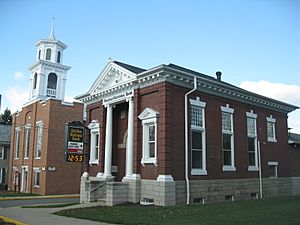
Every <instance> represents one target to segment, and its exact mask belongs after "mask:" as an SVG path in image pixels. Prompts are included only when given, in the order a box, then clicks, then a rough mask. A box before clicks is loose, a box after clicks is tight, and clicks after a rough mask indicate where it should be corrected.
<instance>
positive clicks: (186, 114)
mask: <svg viewBox="0 0 300 225" xmlns="http://www.w3.org/2000/svg"><path fill="white" fill-rule="evenodd" d="M196 89H197V77H196V76H194V88H193V89H192V90H190V91H188V92H187V93H185V95H184V125H185V127H184V135H185V181H186V204H187V205H189V204H190V180H189V165H188V162H189V160H188V156H189V141H188V140H189V135H188V134H189V130H188V125H189V124H188V95H189V94H191V93H192V92H194V91H195V90H196Z"/></svg>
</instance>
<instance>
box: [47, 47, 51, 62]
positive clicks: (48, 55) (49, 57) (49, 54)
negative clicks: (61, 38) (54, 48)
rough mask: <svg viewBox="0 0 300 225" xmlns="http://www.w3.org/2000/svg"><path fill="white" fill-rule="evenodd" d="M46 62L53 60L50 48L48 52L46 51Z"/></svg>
mask: <svg viewBox="0 0 300 225" xmlns="http://www.w3.org/2000/svg"><path fill="white" fill-rule="evenodd" d="M46 60H51V49H50V48H47V51H46Z"/></svg>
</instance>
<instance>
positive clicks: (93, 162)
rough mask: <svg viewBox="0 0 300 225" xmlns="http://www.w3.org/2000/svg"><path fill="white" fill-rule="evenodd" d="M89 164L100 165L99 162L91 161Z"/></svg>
mask: <svg viewBox="0 0 300 225" xmlns="http://www.w3.org/2000/svg"><path fill="white" fill-rule="evenodd" d="M89 164H90V165H99V162H98V160H90V161H89Z"/></svg>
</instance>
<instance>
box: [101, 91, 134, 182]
mask: <svg viewBox="0 0 300 225" xmlns="http://www.w3.org/2000/svg"><path fill="white" fill-rule="evenodd" d="M133 95H134V91H133V90H130V91H126V92H124V93H121V94H118V95H115V96H110V97H108V98H106V99H104V100H103V103H104V104H103V105H104V107H105V108H106V126H105V127H106V130H105V148H104V151H105V157H104V173H103V175H102V176H103V177H104V178H105V179H110V178H112V154H113V110H114V107H115V106H116V105H117V104H120V103H124V102H128V123H127V141H126V166H125V177H124V178H123V180H124V179H125V180H128V179H135V178H136V176H132V175H133V132H134V131H133V130H134V129H133V128H134V100H133V98H134V97H133ZM99 176H100V177H101V175H99Z"/></svg>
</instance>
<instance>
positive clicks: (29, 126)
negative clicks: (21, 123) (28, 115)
mask: <svg viewBox="0 0 300 225" xmlns="http://www.w3.org/2000/svg"><path fill="white" fill-rule="evenodd" d="M28 131H29V140H28V138H27V132H28ZM30 133H31V124H27V125H26V126H25V146H24V159H29V152H30V151H29V149H30ZM28 142H29V145H28ZM27 145H28V149H27ZM26 152H27V153H28V155H27V157H26Z"/></svg>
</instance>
